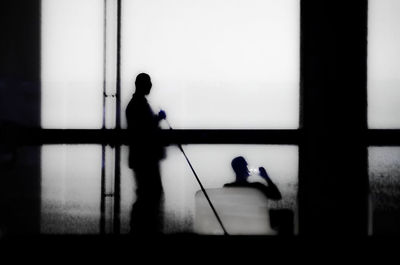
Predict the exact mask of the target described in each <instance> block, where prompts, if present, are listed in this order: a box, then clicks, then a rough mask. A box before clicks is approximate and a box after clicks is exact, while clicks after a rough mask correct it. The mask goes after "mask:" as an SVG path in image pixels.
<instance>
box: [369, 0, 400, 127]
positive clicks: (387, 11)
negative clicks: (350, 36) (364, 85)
mask: <svg viewBox="0 0 400 265" xmlns="http://www.w3.org/2000/svg"><path fill="white" fill-rule="evenodd" d="M368 5H369V8H368V10H369V14H368V17H369V22H368V125H369V127H370V128H373V129H374V128H400V27H399V26H400V17H399V13H400V1H398V0H370V1H369V4H368Z"/></svg>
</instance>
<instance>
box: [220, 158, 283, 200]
mask: <svg viewBox="0 0 400 265" xmlns="http://www.w3.org/2000/svg"><path fill="white" fill-rule="evenodd" d="M231 165H232V168H233V170H234V171H235V174H236V180H235V181H234V182H231V183H227V184H225V185H224V187H250V188H255V189H258V190H259V191H261V192H262V193H263V194H264V195H265V196H266V197H267V198H268V199H271V200H280V199H282V195H281V193H280V191H279V189H278V187H277V186H276V185H275V184H274V183H273V182H272V180H271V178H270V177H269V176H268V174H267V171H266V170H265V168H263V167H260V168H259V175H260V176H261V177H262V178H263V179H265V181H266V182H267V184H268V185H264V184H263V183H260V182H249V181H248V177H249V176H250V171H249V169H248V167H247V162H246V160H245V159H244V158H243V157H242V156H238V157H236V158H234V159H233V160H232V163H231Z"/></svg>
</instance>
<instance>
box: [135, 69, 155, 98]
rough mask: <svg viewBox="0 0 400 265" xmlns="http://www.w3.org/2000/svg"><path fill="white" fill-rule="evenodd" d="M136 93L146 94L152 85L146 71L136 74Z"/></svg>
mask: <svg viewBox="0 0 400 265" xmlns="http://www.w3.org/2000/svg"><path fill="white" fill-rule="evenodd" d="M135 86H136V91H135V93H136V94H139V95H142V96H147V95H148V94H150V90H151V87H152V84H151V79H150V76H149V75H148V74H146V73H141V74H138V75H137V76H136V80H135Z"/></svg>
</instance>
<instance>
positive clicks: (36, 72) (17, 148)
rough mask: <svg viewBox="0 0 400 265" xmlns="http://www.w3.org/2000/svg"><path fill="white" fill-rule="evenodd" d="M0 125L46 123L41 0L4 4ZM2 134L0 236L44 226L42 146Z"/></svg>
mask: <svg viewBox="0 0 400 265" xmlns="http://www.w3.org/2000/svg"><path fill="white" fill-rule="evenodd" d="M0 13H1V14H0V27H1V30H0V32H1V41H0V58H1V60H0V129H1V130H2V131H3V132H4V131H7V130H9V129H11V130H12V129H17V128H20V129H24V128H27V127H39V126H40V0H13V1H2V2H1V4H0ZM4 135H6V134H3V137H2V138H1V139H0V141H1V142H0V236H1V234H7V235H16V234H35V233H38V232H39V230H40V223H39V222H40V147H38V146H22V145H20V143H19V142H18V141H17V140H16V139H13V137H12V135H11V136H10V135H9V136H10V137H9V138H7V139H5V138H4Z"/></svg>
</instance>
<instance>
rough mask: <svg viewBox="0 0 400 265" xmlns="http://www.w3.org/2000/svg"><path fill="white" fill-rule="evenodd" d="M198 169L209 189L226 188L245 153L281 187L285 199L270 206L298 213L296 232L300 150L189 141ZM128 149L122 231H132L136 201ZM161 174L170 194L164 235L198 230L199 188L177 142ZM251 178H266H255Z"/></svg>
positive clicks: (123, 163) (123, 167)
mask: <svg viewBox="0 0 400 265" xmlns="http://www.w3.org/2000/svg"><path fill="white" fill-rule="evenodd" d="M183 148H184V150H185V153H186V154H187V156H188V157H189V160H190V161H191V163H192V165H193V167H194V169H195V170H196V173H197V174H198V176H199V178H200V180H201V182H202V184H203V186H204V187H205V188H206V189H216V188H222V187H223V185H224V184H225V183H228V182H232V181H234V180H235V175H234V171H233V169H232V167H231V161H232V159H233V158H235V157H236V156H240V155H241V156H243V157H244V158H245V159H246V161H247V162H248V164H249V167H252V168H256V167H259V166H263V167H264V168H265V169H266V170H267V172H268V174H269V176H270V177H271V179H272V181H273V182H274V183H275V184H276V185H277V186H278V188H279V190H280V192H281V194H282V200H280V201H271V202H270V207H271V209H288V210H290V211H292V213H293V216H294V218H293V219H294V220H293V222H294V224H293V226H294V231H296V229H297V228H296V227H295V226H296V217H295V216H296V212H297V188H298V148H297V146H274V145H187V146H183ZM128 150H129V149H128V148H127V147H126V146H123V148H122V155H121V200H122V201H121V232H122V233H128V232H129V220H130V219H129V218H130V210H131V207H132V203H133V202H134V201H135V199H136V197H135V193H134V190H135V187H136V186H135V185H136V184H135V181H134V175H133V174H134V173H133V171H132V170H131V169H130V168H129V167H128ZM161 176H162V183H163V187H164V193H165V203H164V228H163V229H164V233H166V234H170V233H181V232H188V233H193V232H195V231H194V218H195V204H196V201H195V196H196V192H197V191H199V190H200V187H199V185H198V183H197V182H196V179H195V178H194V176H193V173H192V171H191V169H190V167H189V166H188V164H187V162H186V160H185V158H184V156H183V155H182V153H181V152H180V150H179V149H178V148H177V147H175V146H170V147H168V148H167V156H166V159H165V160H163V161H162V162H161ZM249 181H261V182H262V181H263V180H262V179H261V180H260V179H259V178H257V177H256V176H251V177H250V178H249Z"/></svg>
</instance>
